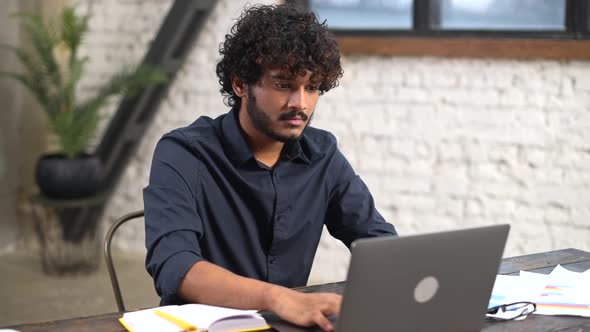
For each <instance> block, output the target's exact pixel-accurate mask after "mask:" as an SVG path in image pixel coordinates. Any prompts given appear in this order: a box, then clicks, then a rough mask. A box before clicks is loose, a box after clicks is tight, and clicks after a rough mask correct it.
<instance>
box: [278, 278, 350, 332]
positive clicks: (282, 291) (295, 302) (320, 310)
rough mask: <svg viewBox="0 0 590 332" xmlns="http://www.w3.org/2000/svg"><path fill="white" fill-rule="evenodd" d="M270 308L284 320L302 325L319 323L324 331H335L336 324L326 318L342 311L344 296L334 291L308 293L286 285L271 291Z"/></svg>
mask: <svg viewBox="0 0 590 332" xmlns="http://www.w3.org/2000/svg"><path fill="white" fill-rule="evenodd" d="M269 295H270V310H272V311H274V312H275V313H276V314H277V315H279V316H280V317H281V318H283V319H284V320H287V321H289V322H292V323H294V324H297V325H301V326H312V325H315V324H317V325H318V326H319V327H321V328H322V329H323V330H324V331H333V330H334V326H332V323H330V321H329V320H328V318H326V317H327V316H330V315H338V314H339V313H340V303H341V302H342V296H340V295H338V294H333V293H314V294H306V293H301V292H297V291H294V290H291V289H288V288H284V287H277V288H274V289H272V290H271V291H270V292H269Z"/></svg>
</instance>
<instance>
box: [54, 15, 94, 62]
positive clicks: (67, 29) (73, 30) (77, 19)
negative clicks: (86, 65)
mask: <svg viewBox="0 0 590 332" xmlns="http://www.w3.org/2000/svg"><path fill="white" fill-rule="evenodd" d="M88 18H89V16H87V15H85V16H77V15H76V12H75V10H74V8H73V7H69V6H67V7H64V9H63V11H62V16H61V23H62V30H61V38H62V40H63V41H64V42H65V43H66V45H68V47H69V48H70V49H71V50H72V58H75V57H76V55H77V53H78V47H79V46H80V44H81V43H82V40H83V36H84V34H85V33H86V31H87V30H88Z"/></svg>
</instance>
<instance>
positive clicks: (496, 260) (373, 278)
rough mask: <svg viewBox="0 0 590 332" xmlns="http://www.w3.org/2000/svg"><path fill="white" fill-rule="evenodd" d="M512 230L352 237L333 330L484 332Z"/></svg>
mask: <svg viewBox="0 0 590 332" xmlns="http://www.w3.org/2000/svg"><path fill="white" fill-rule="evenodd" d="M509 228H510V226H509V225H495V226H488V227H480V228H471V229H462V230H456V231H447V232H440V233H432V234H422V235H413V236H405V237H380V238H370V239H362V240H357V241H355V242H354V243H353V244H352V245H351V254H352V255H351V260H350V267H349V269H348V277H347V281H346V286H345V289H344V294H343V301H342V307H341V311H340V316H339V318H338V320H337V324H336V331H337V332H358V331H372V332H379V331H388V332H389V331H393V330H396V331H441V332H444V331H453V332H460V331H479V330H480V329H481V328H482V326H483V323H484V319H485V312H486V308H487V304H488V302H489V299H490V295H491V291H492V287H493V285H494V280H495V277H496V274H497V273H498V267H499V264H500V260H501V258H502V253H503V251H504V245H505V243H506V238H507V236H508V231H509Z"/></svg>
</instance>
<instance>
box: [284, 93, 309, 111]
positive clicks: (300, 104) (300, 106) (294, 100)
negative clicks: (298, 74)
mask: <svg viewBox="0 0 590 332" xmlns="http://www.w3.org/2000/svg"><path fill="white" fill-rule="evenodd" d="M307 98H308V96H307V95H306V92H305V88H304V87H301V88H298V89H295V90H293V91H292V92H291V94H290V95H289V103H288V105H287V106H288V107H289V108H290V109H296V110H299V111H303V110H305V109H307V103H308V100H307Z"/></svg>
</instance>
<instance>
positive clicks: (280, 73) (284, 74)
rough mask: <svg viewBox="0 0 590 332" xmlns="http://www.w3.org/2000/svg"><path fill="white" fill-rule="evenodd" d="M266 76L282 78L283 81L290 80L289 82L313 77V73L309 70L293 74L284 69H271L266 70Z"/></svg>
mask: <svg viewBox="0 0 590 332" xmlns="http://www.w3.org/2000/svg"><path fill="white" fill-rule="evenodd" d="M265 74H266V75H268V76H270V77H272V78H281V79H289V80H296V79H302V78H309V77H311V76H312V75H313V73H312V72H311V71H310V70H307V69H304V70H301V71H299V72H298V73H293V72H291V71H289V70H286V69H282V68H269V69H267V70H265Z"/></svg>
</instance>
